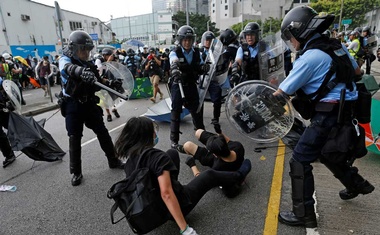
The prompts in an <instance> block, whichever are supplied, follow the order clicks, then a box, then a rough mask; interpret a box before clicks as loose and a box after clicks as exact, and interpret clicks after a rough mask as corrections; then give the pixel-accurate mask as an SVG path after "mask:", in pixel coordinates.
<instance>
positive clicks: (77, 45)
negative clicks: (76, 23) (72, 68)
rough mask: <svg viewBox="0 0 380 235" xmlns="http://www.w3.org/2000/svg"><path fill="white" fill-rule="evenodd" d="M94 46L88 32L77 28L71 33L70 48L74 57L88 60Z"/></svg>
mask: <svg viewBox="0 0 380 235" xmlns="http://www.w3.org/2000/svg"><path fill="white" fill-rule="evenodd" d="M93 48H94V43H93V41H92V38H91V37H90V35H89V34H88V33H87V32H85V31H81V30H77V31H74V32H72V33H71V34H70V36H69V43H68V49H69V50H70V51H71V53H72V55H73V56H74V57H77V58H78V59H80V60H83V61H86V60H88V59H89V56H90V51H91V50H92V49H93Z"/></svg>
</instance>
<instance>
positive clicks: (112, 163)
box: [108, 158, 125, 169]
mask: <svg viewBox="0 0 380 235" xmlns="http://www.w3.org/2000/svg"><path fill="white" fill-rule="evenodd" d="M108 166H109V168H111V169H115V168H117V169H124V166H125V163H123V162H122V161H121V160H119V159H117V158H108Z"/></svg>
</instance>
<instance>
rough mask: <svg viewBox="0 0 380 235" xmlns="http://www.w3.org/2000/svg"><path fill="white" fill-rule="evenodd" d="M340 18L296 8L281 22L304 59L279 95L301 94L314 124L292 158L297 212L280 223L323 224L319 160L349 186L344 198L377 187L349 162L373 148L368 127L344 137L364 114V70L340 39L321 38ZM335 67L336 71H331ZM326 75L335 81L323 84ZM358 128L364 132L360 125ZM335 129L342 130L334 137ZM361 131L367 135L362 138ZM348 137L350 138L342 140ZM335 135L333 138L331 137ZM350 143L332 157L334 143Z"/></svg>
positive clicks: (302, 107)
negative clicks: (359, 82)
mask: <svg viewBox="0 0 380 235" xmlns="http://www.w3.org/2000/svg"><path fill="white" fill-rule="evenodd" d="M334 18H335V17H334V15H325V16H319V15H318V13H317V12H316V11H315V10H314V9H312V8H310V7H307V6H300V7H295V8H293V9H292V10H290V11H289V12H288V13H287V14H286V15H285V18H284V19H283V21H282V24H281V34H282V35H281V37H282V39H283V40H284V41H285V43H286V44H287V45H288V46H289V48H290V49H291V50H292V51H293V52H298V55H299V57H298V58H297V59H296V60H295V61H294V64H293V69H292V70H291V71H290V73H289V75H288V76H287V78H286V79H285V80H284V81H283V82H282V83H281V84H280V86H279V88H278V90H277V91H276V92H275V94H274V95H279V94H282V93H283V94H287V95H292V94H295V93H296V92H297V93H296V94H297V96H296V97H298V98H299V99H298V100H299V103H298V104H299V105H296V104H297V103H296V102H295V101H296V100H297V99H295V100H294V99H293V104H294V107H295V108H296V110H297V111H298V112H299V113H300V114H301V115H303V116H304V117H305V116H309V117H311V120H310V121H311V123H310V125H309V126H308V127H306V129H305V131H304V132H303V134H302V135H301V137H300V139H299V140H298V143H297V145H296V146H295V148H294V150H293V155H292V158H291V159H290V161H289V164H290V173H289V175H290V177H291V182H292V201H293V210H291V211H284V212H280V214H279V216H278V219H279V221H280V222H282V223H284V224H287V225H290V226H299V225H301V226H305V227H307V228H314V227H316V226H317V218H316V214H315V211H314V203H315V201H314V198H313V193H314V177H313V173H312V169H313V167H312V166H311V163H313V162H314V161H316V160H317V159H320V161H321V163H323V164H324V165H325V166H326V167H327V168H328V169H329V170H330V171H331V172H332V173H333V174H334V176H335V177H336V178H337V179H338V180H339V181H340V182H341V183H342V184H343V185H344V186H345V187H346V189H344V190H342V191H340V192H339V196H340V198H341V199H342V200H349V199H352V198H355V197H357V196H358V195H359V194H368V193H371V192H372V191H373V190H374V186H373V185H371V184H370V183H369V182H368V181H367V180H365V179H364V178H363V177H362V176H361V175H359V174H358V168H356V167H353V166H352V165H351V164H349V163H348V162H349V160H350V159H349V158H352V157H362V156H364V155H365V153H366V152H367V150H366V148H365V143H364V130H363V131H362V133H360V132H359V133H353V132H355V130H353V132H350V133H353V134H352V135H348V134H343V135H339V133H340V132H341V131H342V130H347V129H348V130H352V129H350V128H354V126H353V124H352V123H353V119H354V118H356V117H357V115H360V114H358V113H355V112H354V107H355V103H356V102H357V99H358V92H357V91H356V85H355V82H354V78H355V75H360V73H361V72H360V68H359V67H358V65H357V63H356V62H355V60H354V59H353V58H352V57H351V56H350V54H349V53H348V51H347V49H346V48H345V47H344V46H342V44H341V42H340V41H339V40H336V39H332V38H331V39H329V38H327V37H322V36H321V34H322V32H324V31H325V30H326V29H327V28H328V27H329V26H330V25H331V24H332V22H333V20H334ZM333 62H334V63H333ZM332 65H334V67H333V66H332ZM332 67H333V68H334V70H330V68H332ZM330 71H333V72H332V73H330ZM335 71H338V72H335ZM325 79H326V81H329V82H328V83H327V84H325V85H323V86H322V83H323V82H324V80H325ZM330 79H331V80H332V81H331V80H330ZM333 84H337V85H335V86H334V85H333ZM319 87H322V88H321V89H319ZM301 91H302V94H303V95H302V94H301ZM341 94H342V95H341ZM302 97H303V98H302ZM338 117H340V118H339V119H338ZM357 118H359V117H357ZM357 128H358V131H360V127H359V126H357ZM332 130H334V131H336V132H337V133H338V134H336V135H333V133H334V132H333V131H332ZM358 135H359V136H360V135H361V137H362V138H360V139H358ZM342 136H344V138H345V139H344V140H342V139H340V138H341V137H342ZM331 138H333V139H332V140H331V141H332V142H331V141H328V140H330V139H331ZM334 141H336V142H334ZM342 141H343V142H342ZM346 142H351V143H353V145H355V146H353V149H350V150H344V149H343V151H344V152H342V154H339V153H335V154H331V155H327V153H330V152H331V151H333V150H332V149H331V147H332V148H334V146H331V143H335V146H336V143H339V145H341V146H339V148H343V147H344V144H346ZM327 143H329V145H327ZM329 146H330V148H329ZM346 147H347V146H346ZM332 153H334V152H332ZM363 154H364V155H363Z"/></svg>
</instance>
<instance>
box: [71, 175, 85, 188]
mask: <svg viewBox="0 0 380 235" xmlns="http://www.w3.org/2000/svg"><path fill="white" fill-rule="evenodd" d="M82 178H83V175H82V173H79V174H74V175H73V178H72V179H71V185H72V186H78V185H80V183H82Z"/></svg>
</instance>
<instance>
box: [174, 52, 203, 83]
mask: <svg viewBox="0 0 380 235" xmlns="http://www.w3.org/2000/svg"><path fill="white" fill-rule="evenodd" d="M175 53H176V54H177V57H178V60H179V70H180V71H181V72H182V76H181V77H182V80H183V82H185V83H193V82H196V81H197V80H198V76H199V74H200V66H199V65H200V63H201V56H200V52H199V49H198V48H194V52H193V60H192V61H191V64H189V63H188V62H187V60H186V58H185V55H184V54H183V52H182V48H181V47H180V46H177V48H176V49H175Z"/></svg>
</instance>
